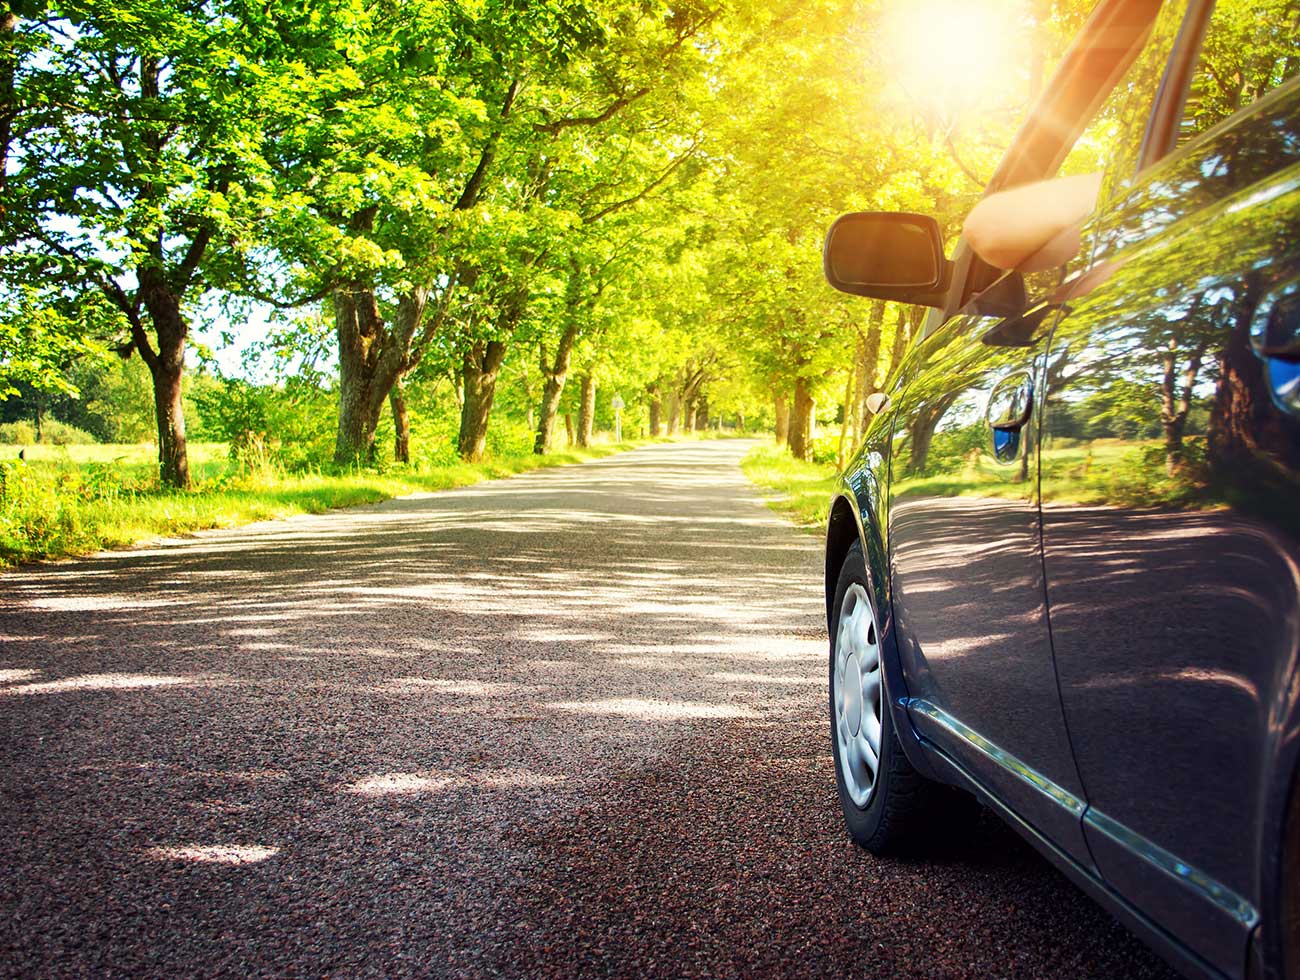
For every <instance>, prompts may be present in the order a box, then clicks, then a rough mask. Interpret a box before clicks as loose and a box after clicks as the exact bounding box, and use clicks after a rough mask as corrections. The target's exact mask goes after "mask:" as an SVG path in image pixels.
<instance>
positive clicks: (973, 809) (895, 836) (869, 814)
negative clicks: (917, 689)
mask: <svg viewBox="0 0 1300 980" xmlns="http://www.w3.org/2000/svg"><path fill="white" fill-rule="evenodd" d="M854 583H857V584H859V585H861V586H863V588H864V589H865V590H866V593H867V595H868V597H870V598H871V600H872V603H873V606H874V602H875V597H874V595H873V594H872V591H871V587H870V585H869V583H868V581H867V566H866V561H865V560H864V558H863V556H862V545H861V544H860V543H858V542H855V543H854V544H853V546H852V547H851V548H850V549H849V552H848V554H847V555H846V556H845V558H844V564H843V565H842V566H840V574H839V580H838V581H837V582H836V585H835V604H834V606H833V607H832V614H831V615H832V619H831V640H830V655H829V670H828V674H827V677H828V688H829V689H828V692H827V704H828V708H829V712H830V729H831V731H830V735H831V756H832V758H833V759H834V762H835V789H836V792H837V793H838V795H839V798H840V808H841V809H842V810H843V812H844V823H845V825H846V826H847V828H848V832H849V837H851V838H852V839H853V841H854V843H856V844H857V845H858V846H860V847H862V848H865V849H866V850H868V851H870V852H871V853H872V854H877V855H882V856H883V855H896V854H902V853H909V854H910V853H916V852H917V851H918V850H921V849H923V847H924V846H925V845H926V844H928V843H930V841H931V839H932V835H933V834H934V833H935V831H936V830H938V829H940V825H941V824H943V823H947V822H948V821H950V820H953V819H959V818H970V817H971V816H972V815H973V814H974V813H977V812H978V804H976V803H975V800H974V799H973V798H972V797H970V796H969V795H968V794H966V793H962V792H961V791H959V790H954V789H951V788H950V787H947V786H943V785H940V784H938V783H935V782H933V781H932V780H929V779H926V778H925V777H924V776H922V775H921V774H920V773H918V772H917V771H916V770H915V769H914V768H912V764H911V763H910V762H908V761H907V756H905V755H904V754H903V748H902V746H901V745H899V744H898V734H897V732H895V730H894V723H893V718H892V716H891V712H890V710H889V707H888V706H889V703H890V701H889V691H888V681H887V679H885V678H884V677H883V675H885V674H887V673H888V672H887V671H882V682H883V683H884V684H885V689H884V691H883V698H884V700H883V702H882V711H881V718H880V726H881V731H880V767H879V770H878V772H877V773H876V782H875V786H874V787H873V789H872V791H871V795H870V797H869V798H868V799H867V804H866V806H865V807H859V806H858V805H857V804H856V803H855V802H854V801H853V798H852V797H851V796H850V795H849V793H848V790H847V789H846V788H845V785H844V773H843V771H842V769H841V766H840V749H839V740H838V739H837V738H836V733H835V688H834V685H835V638H836V636H837V635H838V633H839V619H840V611H841V609H842V608H843V606H844V596H845V593H846V592H847V591H848V590H849V588H850V587H851V586H852V585H853V584H854ZM876 622H877V623H879V622H880V616H879V615H877V616H876ZM882 652H883V651H882Z"/></svg>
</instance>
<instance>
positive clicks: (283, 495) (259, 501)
mask: <svg viewBox="0 0 1300 980" xmlns="http://www.w3.org/2000/svg"><path fill="white" fill-rule="evenodd" d="M647 441H653V440H647ZM643 444H645V442H624V443H621V444H617V445H615V444H605V445H598V446H594V447H592V448H589V449H581V450H579V449H570V450H566V451H563V452H554V453H551V454H549V455H546V456H535V455H532V454H528V455H526V456H511V457H505V458H500V459H494V460H489V461H487V462H484V463H474V464H471V463H452V464H447V465H438V466H414V467H412V466H391V467H389V468H387V469H386V470H384V471H382V472H381V471H376V470H357V471H355V472H340V473H324V472H316V473H312V472H308V473H288V472H284V471H281V470H277V469H275V468H262V469H256V470H248V469H245V468H241V467H240V466H239V465H237V464H236V463H235V462H233V461H232V460H231V459H230V458H229V455H228V453H227V451H226V447H225V446H224V445H222V444H219V443H198V444H196V443H191V444H190V446H189V455H190V468H191V477H192V480H193V487H192V488H191V489H190V490H170V489H166V488H163V487H160V486H159V485H158V479H157V460H156V458H155V455H154V454H155V450H154V448H153V447H152V446H148V445H143V446H134V445H132V446H119V445H89V446H67V447H62V446H44V445H38V446H26V447H18V446H0V566H5V565H14V564H18V563H20V562H23V561H31V560H34V559H40V558H61V557H67V556H72V555H84V554H90V553H93V552H96V551H101V550H103V549H106V548H115V547H121V546H123V545H128V544H132V543H135V542H138V541H144V540H148V539H151V538H157V537H165V536H168V535H175V534H180V533H183V532H186V531H194V530H201V529H205V528H215V527H231V526H235V525H238V524H245V523H248V522H250V521H257V520H267V519H271V518H279V517H288V516H290V515H293V514H303V513H313V514H315V513H321V512H322V511H326V510H329V509H331V508H335V507H348V506H352V505H355V504H365V503H373V502H375V501H378V500H384V499H387V498H389V497H395V496H401V495H403V494H407V493H415V492H418V491H422V490H443V489H447V488H449V487H459V486H467V485H469V484H473V483H478V482H479V481H481V480H491V479H497V478H500V477H506V476H512V475H514V474H516V473H523V472H525V471H528V470H534V469H538V468H541V467H549V466H563V465H566V464H570V463H579V462H583V461H585V460H590V459H598V458H600V457H602V456H608V455H611V454H613V453H617V452H621V451H623V450H626V449H631V448H634V447H635V446H637V445H643ZM20 448H22V449H23V450H24V456H25V457H26V458H25V459H19V458H18V453H19V449H20Z"/></svg>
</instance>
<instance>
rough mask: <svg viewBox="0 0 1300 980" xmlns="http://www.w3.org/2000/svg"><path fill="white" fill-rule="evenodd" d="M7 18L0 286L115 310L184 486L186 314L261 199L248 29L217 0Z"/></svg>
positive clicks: (1, 68) (164, 466)
mask: <svg viewBox="0 0 1300 980" xmlns="http://www.w3.org/2000/svg"><path fill="white" fill-rule="evenodd" d="M16 12H17V13H18V14H19V18H18V20H17V21H16V24H15V22H14V21H13V19H12V15H13V14H14V13H15V10H14V8H10V9H9V11H8V12H7V14H6V15H5V18H4V21H5V23H6V24H7V25H9V26H8V27H7V32H10V34H11V38H12V43H11V40H10V38H6V41H5V43H6V47H5V57H4V59H3V61H0V100H3V102H4V103H6V104H5V105H4V107H3V108H0V147H2V148H3V152H4V153H5V154H6V156H7V158H8V170H7V174H6V183H5V191H6V210H5V212H4V215H3V226H2V228H3V230H2V234H0V252H2V254H3V256H4V261H5V263H6V265H7V267H8V269H9V270H10V275H11V277H12V279H11V282H16V283H28V284H31V285H33V286H36V285H39V286H40V287H41V288H42V289H44V290H46V291H48V292H50V293H55V294H57V296H58V299H59V300H60V301H62V302H64V303H66V304H71V305H79V304H82V303H85V302H88V301H90V297H91V296H93V295H95V294H97V295H98V296H99V297H101V298H102V299H103V300H106V301H107V303H108V304H109V305H110V306H111V307H112V308H113V309H114V311H115V312H116V315H117V316H118V317H119V318H120V322H121V329H122V331H123V333H124V336H123V337H122V338H121V341H122V342H121V344H120V345H119V350H120V351H122V352H123V353H138V354H139V355H140V357H141V358H142V359H143V360H144V362H145V364H146V365H147V366H148V368H149V371H150V374H151V376H152V380H153V389H154V409H155V415H156V420H157V429H158V457H159V467H160V474H161V477H162V479H163V481H164V482H166V483H168V484H171V485H173V486H178V487H184V486H186V485H187V484H188V482H189V461H188V457H187V453H186V440H185V417H184V409H183V405H182V388H181V377H182V374H183V372H184V367H185V351H186V341H187V338H188V335H189V329H190V316H191V313H190V311H191V310H192V309H193V308H194V306H195V304H197V303H198V301H199V300H200V299H201V298H202V297H203V296H204V295H205V294H206V293H207V292H208V290H209V289H211V288H212V286H213V285H214V283H215V282H217V281H218V280H219V279H220V278H221V269H220V266H221V264H222V261H223V257H222V253H223V252H230V251H232V250H235V251H237V250H238V248H239V245H238V240H239V239H240V237H241V235H243V234H244V233H245V231H246V228H247V221H248V218H249V217H250V213H249V209H248V208H247V207H246V204H247V203H248V201H249V199H250V198H255V197H256V196H257V193H258V191H257V188H256V186H255V182H254V181H250V180H248V179H247V178H248V175H249V174H250V173H256V172H257V171H258V161H259V158H258V150H259V146H260V141H261V132H262V127H261V121H260V118H261V117H260V113H259V111H258V99H257V94H256V93H257V90H258V85H257V73H256V72H255V71H250V69H249V61H250V49H249V42H250V40H255V39H254V38H251V37H250V31H249V30H248V26H247V25H246V24H245V23H243V21H242V19H241V16H240V14H241V11H240V9H238V8H235V7H230V6H228V5H223V4H222V3H220V2H218V3H215V4H206V5H203V6H201V7H195V6H193V5H188V4H182V3H179V2H176V0H125V2H124V3H123V4H118V5H116V6H115V7H114V8H113V9H112V10H111V11H109V10H106V9H105V8H100V7H97V6H95V5H93V4H92V5H86V4H83V3H79V2H76V0H73V2H70V3H67V4H62V5H60V6H58V7H57V8H53V7H52V8H48V9H40V10H37V9H33V10H31V11H28V12H27V13H28V16H25V17H24V16H22V14H23V13H24V11H22V10H18V11H16ZM251 33H252V34H254V35H255V34H256V32H255V31H254V32H251ZM10 77H12V82H10V80H9V79H10ZM6 90H7V91H6Z"/></svg>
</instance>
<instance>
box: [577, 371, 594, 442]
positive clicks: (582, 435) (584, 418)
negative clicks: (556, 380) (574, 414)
mask: <svg viewBox="0 0 1300 980" xmlns="http://www.w3.org/2000/svg"><path fill="white" fill-rule="evenodd" d="M595 421H596V378H595V376H594V375H592V374H591V373H590V372H588V373H587V374H584V375H583V376H582V404H581V405H580V406H579V409H578V445H579V446H582V447H583V448H584V449H585V448H587V447H588V446H590V445H591V432H592V426H593V425H594V424H595Z"/></svg>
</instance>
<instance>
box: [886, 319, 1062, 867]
mask: <svg viewBox="0 0 1300 980" xmlns="http://www.w3.org/2000/svg"><path fill="white" fill-rule="evenodd" d="M1003 319H1004V318H1003V317H998V316H984V315H980V314H979V313H978V312H971V313H968V314H966V315H961V316H957V317H955V318H953V319H952V320H950V321H949V322H948V323H946V324H944V325H943V326H942V327H941V328H940V329H939V330H938V331H937V332H936V333H934V335H933V336H931V337H929V338H927V339H925V340H924V341H922V342H921V343H920V344H919V345H918V347H917V348H916V350H914V351H913V352H912V354H911V355H910V357H909V359H908V361H907V362H906V364H905V366H904V374H903V377H902V385H904V386H905V387H904V388H903V392H902V394H901V396H900V398H899V403H898V411H897V414H896V416H895V423H894V433H895V434H894V440H893V445H892V447H891V453H890V487H891V492H890V498H891V504H890V510H889V541H890V550H891V570H892V579H893V586H894V591H893V609H894V617H895V624H896V627H897V630H898V641H899V651H900V658H901V662H902V666H903V673H904V679H905V682H906V685H907V690H908V692H909V694H910V701H909V713H910V716H911V719H912V722H913V724H914V725H915V726H916V728H917V730H918V732H919V733H920V734H921V735H922V736H923V737H924V738H927V739H928V740H929V741H931V742H932V743H933V744H935V745H937V746H939V747H940V748H941V749H942V750H943V751H944V752H945V753H946V754H947V755H948V756H949V757H950V759H951V760H952V761H953V762H955V763H956V764H957V765H958V766H959V767H961V768H962V769H963V770H965V771H966V772H967V774H968V775H970V776H972V777H973V778H974V779H975V780H977V781H978V782H979V783H981V784H983V785H984V786H985V787H987V788H989V789H990V790H992V791H993V792H994V793H995V794H996V795H997V796H998V797H999V798H1000V799H1001V800H1002V801H1004V802H1005V803H1006V804H1008V805H1009V806H1010V807H1011V808H1012V809H1013V810H1014V811H1015V812H1016V813H1017V814H1019V815H1020V816H1021V818H1022V819H1025V820H1027V821H1029V822H1030V823H1031V824H1032V825H1033V826H1034V827H1035V828H1036V829H1037V830H1039V831H1040V832H1043V833H1045V834H1047V835H1048V836H1049V837H1050V838H1051V839H1052V840H1054V841H1055V842H1056V843H1057V844H1058V846H1060V847H1062V848H1063V849H1065V850H1066V851H1068V852H1069V853H1071V854H1072V855H1073V856H1075V857H1076V859H1079V860H1083V859H1084V858H1085V855H1086V848H1085V845H1084V843H1083V838H1082V836H1081V833H1080V826H1079V819H1080V817H1081V815H1082V813H1083V808H1084V803H1083V792H1082V787H1081V785H1080V782H1079V779H1078V776H1077V774H1076V772H1075V768H1074V763H1073V760H1072V759H1071V757H1070V746H1069V741H1068V738H1067V735H1066V730H1065V723H1064V718H1063V716H1062V713H1061V707H1060V702H1059V699H1058V695H1057V690H1056V677H1055V674H1054V672H1053V667H1052V654H1051V644H1050V639H1049V635H1048V627H1047V617H1046V608H1045V605H1044V599H1043V595H1044V593H1043V581H1042V558H1041V554H1040V550H1039V549H1040V539H1039V527H1038V508H1037V494H1036V486H1037V480H1036V476H1037V462H1036V458H1035V453H1034V448H1033V443H1034V440H1033V439H1032V438H1030V437H1029V436H1030V432H1031V427H1030V425H1029V422H1030V417H1031V411H1030V409H1031V406H1032V397H1033V390H1034V386H1035V384H1036V383H1037V381H1038V379H1039V377H1040V376H1041V371H1042V354H1043V351H1044V348H1043V344H1042V342H1041V341H1042V338H1041V337H1040V338H1037V339H1036V340H1034V341H1032V342H1031V343H1030V344H1029V345H1028V346H1021V345H1018V344H1017V345H1009V344H1007V343H1005V342H1004V341H1003V340H1000V339H999V337H998V330H999V328H1000V326H1001V324H1002V322H1003Z"/></svg>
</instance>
